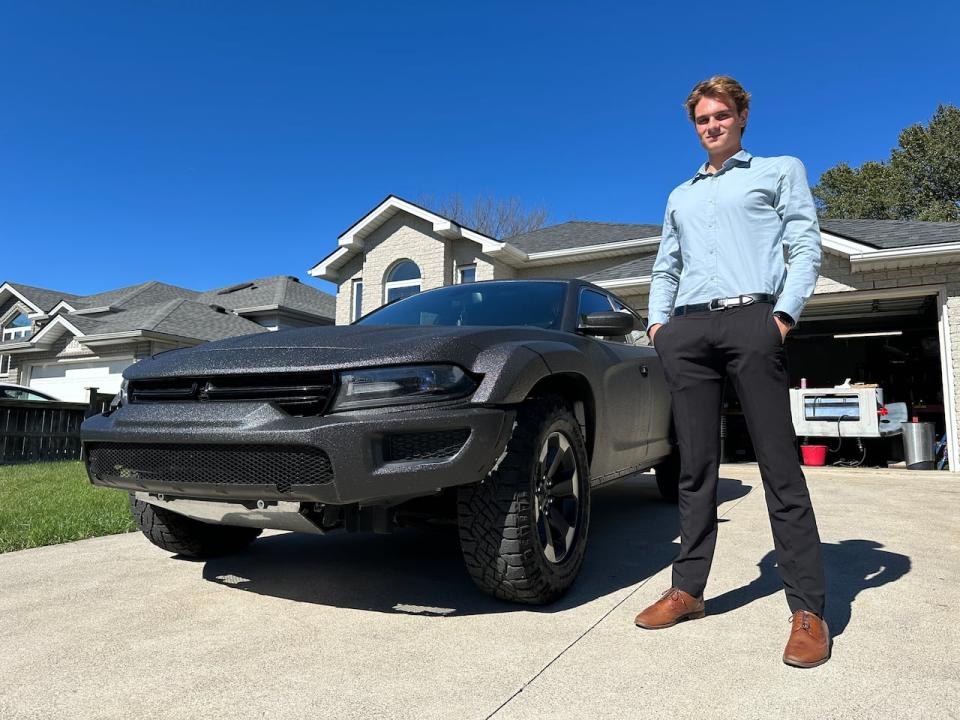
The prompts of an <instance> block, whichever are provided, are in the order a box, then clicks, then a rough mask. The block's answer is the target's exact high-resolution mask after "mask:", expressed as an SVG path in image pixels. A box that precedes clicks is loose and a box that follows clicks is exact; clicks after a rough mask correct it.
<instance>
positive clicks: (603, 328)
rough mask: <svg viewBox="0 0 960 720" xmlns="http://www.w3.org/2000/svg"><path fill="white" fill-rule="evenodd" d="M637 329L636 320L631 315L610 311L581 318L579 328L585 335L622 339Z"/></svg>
mask: <svg viewBox="0 0 960 720" xmlns="http://www.w3.org/2000/svg"><path fill="white" fill-rule="evenodd" d="M635 329H636V319H635V318H634V317H633V315H631V314H630V313H626V312H618V311H617V310H609V311H604V312H595V313H590V314H589V315H584V316H582V317H581V318H580V324H579V326H578V327H577V330H578V331H579V332H582V333H583V334H584V335H599V336H601V337H620V336H622V335H628V334H630V333H631V332H633V331H634V330H635Z"/></svg>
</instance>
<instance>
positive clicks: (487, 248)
mask: <svg viewBox="0 0 960 720" xmlns="http://www.w3.org/2000/svg"><path fill="white" fill-rule="evenodd" d="M401 212H403V213H407V214H408V215H413V216H414V217H418V218H420V219H421V220H424V221H426V222H429V223H430V224H431V225H432V227H433V232H435V233H437V234H438V235H440V236H441V237H443V238H448V239H457V238H463V239H465V240H471V241H472V242H475V243H478V244H479V245H480V247H481V249H482V250H483V252H484V253H486V254H487V255H491V256H494V257H497V258H498V259H499V260H501V261H502V262H505V263H506V264H508V265H517V264H518V263H519V262H520V261H522V260H525V259H526V258H525V255H524V253H523V252H521V251H520V250H518V249H517V248H516V247H514V246H513V245H511V244H510V243H508V242H503V241H501V240H497V239H496V238H492V237H490V236H489V235H484V234H483V233H481V232H477V231H476V230H473V229H471V228H468V227H466V226H464V225H461V224H460V223H457V222H455V221H454V220H451V219H450V218H448V217H445V216H443V215H440V214H439V213H435V212H433V211H432V210H427V209H426V208H425V207H421V206H420V205H417V204H416V203H413V202H410V201H409V200H404V199H403V198H402V197H398V196H397V195H387V197H386V198H385V199H384V200H383V201H382V202H381V203H380V204H379V205H377V206H376V207H374V208H373V209H372V210H371V211H370V212H368V213H367V214H366V215H364V216H363V217H362V218H360V219H359V220H357V221H356V222H355V223H354V224H353V225H351V226H350V227H348V228H347V229H346V230H344V231H343V232H342V233H341V234H340V236H339V237H338V238H337V248H336V250H334V251H333V252H331V253H330V254H329V255H327V256H326V257H324V258H323V259H322V260H321V261H320V262H318V263H317V264H316V265H314V266H313V267H312V268H310V269H309V270H308V271H307V273H308V274H309V275H311V276H313V277H318V278H323V279H324V280H330V281H333V282H336V281H337V280H338V277H339V276H338V272H339V270H340V268H342V267H343V266H344V265H345V264H346V263H347V262H348V261H349V260H350V258H352V257H353V256H354V255H356V254H357V253H359V252H363V246H364V240H365V239H366V238H367V237H368V236H369V235H370V234H371V233H372V232H374V231H375V230H376V229H377V228H378V227H380V226H381V225H383V224H384V223H385V222H387V220H389V219H390V218H392V217H393V216H394V215H396V214H397V213H401Z"/></svg>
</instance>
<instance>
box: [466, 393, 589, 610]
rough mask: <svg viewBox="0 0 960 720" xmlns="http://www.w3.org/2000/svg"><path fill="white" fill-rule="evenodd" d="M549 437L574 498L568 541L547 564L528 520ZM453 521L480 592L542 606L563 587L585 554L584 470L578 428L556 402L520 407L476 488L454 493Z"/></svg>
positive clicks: (532, 519)
mask: <svg viewBox="0 0 960 720" xmlns="http://www.w3.org/2000/svg"><path fill="white" fill-rule="evenodd" d="M555 432H560V433H561V434H562V435H563V436H564V437H565V438H566V440H567V442H568V443H569V450H570V451H571V452H572V455H573V458H574V460H575V462H576V467H577V474H578V480H577V483H576V484H577V487H578V492H579V498H578V504H577V506H576V507H577V511H576V515H577V522H576V524H575V525H574V526H573V530H574V537H573V540H572V541H571V542H570V543H569V546H568V548H567V551H566V553H565V556H564V557H562V558H561V559H560V561H559V562H556V563H555V562H551V561H550V560H548V559H547V556H546V555H545V551H544V544H543V543H542V542H541V540H540V536H539V533H538V530H537V526H536V521H535V514H536V508H535V503H536V502H537V498H536V487H537V482H538V481H537V478H536V477H535V474H536V470H537V466H538V453H539V452H540V450H541V447H542V446H543V443H544V441H545V439H546V438H548V437H549V436H551V435H552V434H553V433H555ZM457 516H458V525H459V530H460V547H461V549H462V551H463V557H464V561H465V562H466V565H467V570H468V571H469V572H470V577H471V578H472V579H473V581H474V582H475V583H476V584H477V586H478V587H479V588H480V589H481V590H483V591H484V592H486V593H488V594H490V595H493V596H494V597H497V598H500V599H502V600H510V601H513V602H518V603H525V604H529V605H543V604H546V603H550V602H553V601H554V600H557V599H558V598H559V597H560V596H561V595H563V594H564V593H565V592H566V591H567V590H568V589H569V588H570V586H571V585H572V584H573V581H574V579H575V578H576V576H577V572H578V571H579V570H580V566H581V564H582V563H583V555H584V551H585V549H586V541H587V530H588V526H589V520H590V471H589V461H588V460H587V451H586V447H585V445H584V441H583V435H582V434H581V432H580V426H579V425H578V424H577V421H576V419H575V417H574V415H573V412H572V411H571V409H570V407H569V406H568V405H567V404H566V403H565V402H564V401H563V400H562V399H561V398H557V397H550V398H545V399H534V400H528V401H526V402H525V403H524V404H523V405H521V406H520V408H519V410H518V412H517V416H516V420H515V423H514V427H513V433H512V435H511V437H510V440H509V441H508V443H507V448H506V450H505V452H504V455H503V457H501V458H500V462H499V463H498V465H497V466H496V467H495V468H494V470H493V471H491V472H490V474H489V475H487V477H486V478H485V479H484V480H483V481H482V482H480V483H476V484H473V485H467V486H464V487H461V488H460V489H459V492H458V496H457Z"/></svg>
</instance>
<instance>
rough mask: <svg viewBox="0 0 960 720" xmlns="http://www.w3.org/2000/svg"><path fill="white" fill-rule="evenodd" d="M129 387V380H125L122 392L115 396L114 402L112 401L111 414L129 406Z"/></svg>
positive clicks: (121, 385) (121, 388)
mask: <svg viewBox="0 0 960 720" xmlns="http://www.w3.org/2000/svg"><path fill="white" fill-rule="evenodd" d="M127 385H128V383H127V380H126V378H124V380H123V381H122V382H121V383H120V392H118V393H117V394H116V395H114V396H113V400H111V401H110V411H111V412H112V411H114V410H116V409H117V408H120V407H123V406H124V405H126V404H127Z"/></svg>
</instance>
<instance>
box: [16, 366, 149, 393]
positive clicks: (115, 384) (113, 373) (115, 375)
mask: <svg viewBox="0 0 960 720" xmlns="http://www.w3.org/2000/svg"><path fill="white" fill-rule="evenodd" d="M132 363H133V358H125V359H123V360H111V361H104V360H101V361H96V362H83V363H51V364H49V365H34V366H33V367H31V368H30V380H29V385H30V387H32V388H36V389H37V390H41V391H43V392H45V393H49V394H50V395H53V396H54V397H55V398H57V399H59V400H64V401H67V402H86V401H87V399H88V398H89V395H88V393H87V389H86V388H90V387H95V388H98V390H99V392H102V393H115V392H118V391H119V390H120V382H121V381H122V380H123V377H122V373H123V370H124V368H126V367H128V366H129V365H131V364H132Z"/></svg>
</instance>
